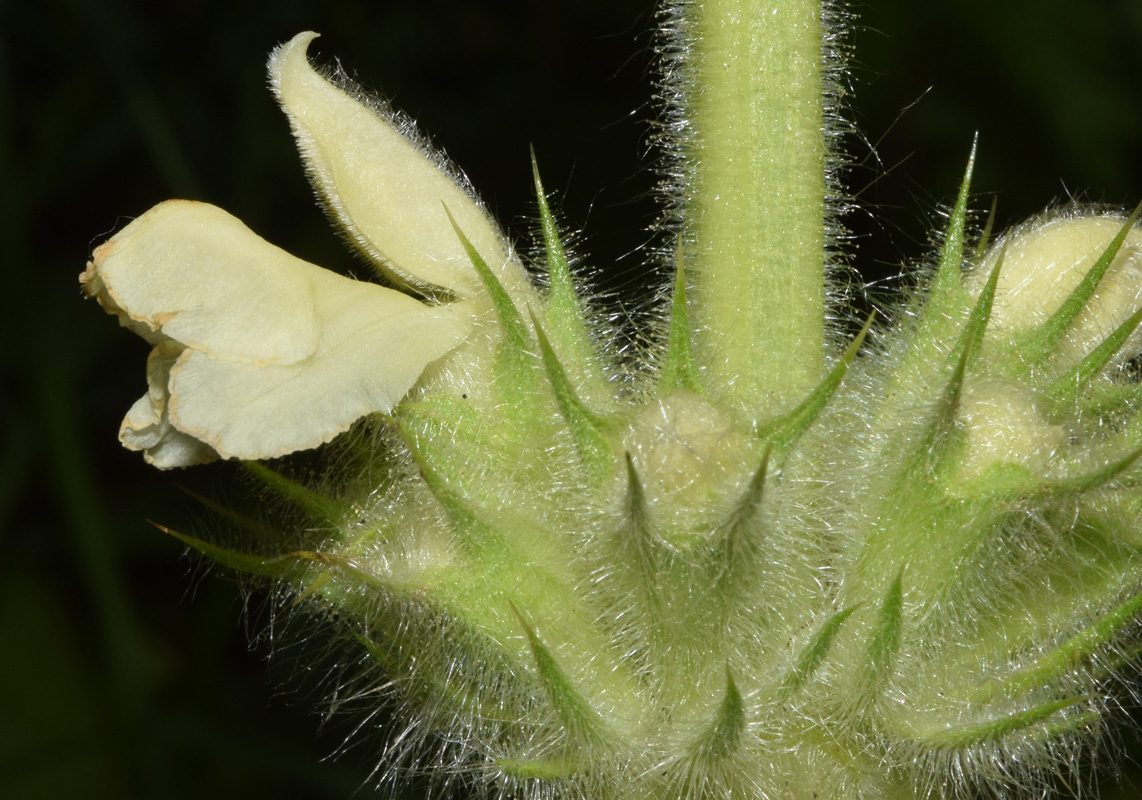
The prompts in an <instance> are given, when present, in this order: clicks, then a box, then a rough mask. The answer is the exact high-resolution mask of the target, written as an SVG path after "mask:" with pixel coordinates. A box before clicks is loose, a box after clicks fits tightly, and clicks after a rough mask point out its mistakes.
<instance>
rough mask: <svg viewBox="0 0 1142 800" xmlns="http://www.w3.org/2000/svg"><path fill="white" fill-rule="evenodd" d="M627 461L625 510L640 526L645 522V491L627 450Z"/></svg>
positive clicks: (632, 458) (646, 515)
mask: <svg viewBox="0 0 1142 800" xmlns="http://www.w3.org/2000/svg"><path fill="white" fill-rule="evenodd" d="M626 462H627V496H626V510H627V514H628V516H629V517H630V519H631V521H632V522H634V523H635V524H636V525H638V526H639V527H640V528H641V527H644V526H645V525H646V523H647V521H648V520H647V517H648V512H647V507H646V492H645V491H644V490H643V488H642V479H641V478H639V477H638V470H636V469H635V467H634V457H633V456H632V455H631V454H630V451H629V450H628V451H627V452H626Z"/></svg>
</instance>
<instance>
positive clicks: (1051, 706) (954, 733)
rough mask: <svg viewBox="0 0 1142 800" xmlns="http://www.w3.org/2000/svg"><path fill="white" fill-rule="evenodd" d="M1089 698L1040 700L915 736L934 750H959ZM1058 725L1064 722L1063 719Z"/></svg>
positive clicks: (994, 739) (1015, 730)
mask: <svg viewBox="0 0 1142 800" xmlns="http://www.w3.org/2000/svg"><path fill="white" fill-rule="evenodd" d="M1091 699H1092V698H1091V697H1089V696H1087V697H1068V698H1066V699H1064V700H1055V701H1053V702H1050V703H1043V704H1041V705H1038V706H1035V707H1033V708H1028V709H1026V710H1025V711H1019V712H1016V713H1014V714H1009V715H1007V716H1005V717H999V718H997V719H990V720H987V721H986V722H980V723H976V724H974V725H958V726H955V727H952V728H941V729H939V730H935V731H931V732H929V733H926V734H921V735H920V736H919V737H917V743H918V744H920V745H923V746H924V747H929V748H932V749H934V750H960V749H963V748H965V747H971V746H972V745H978V744H986V743H988V742H997V741H999V740H1001V739H1003V738H1004V737H1006V736H1010V735H1011V734H1014V733H1020V732H1021V731H1024V730H1026V729H1027V728H1030V727H1032V726H1033V725H1038V724H1039V723H1042V722H1045V721H1047V720H1048V719H1050V718H1051V717H1053V716H1055V715H1056V714H1059V713H1060V712H1062V711H1065V710H1067V709H1068V708H1073V707H1074V706H1077V705H1079V704H1080V703H1085V702H1088V701H1089V700H1091ZM1061 724H1066V723H1065V722H1063V723H1061Z"/></svg>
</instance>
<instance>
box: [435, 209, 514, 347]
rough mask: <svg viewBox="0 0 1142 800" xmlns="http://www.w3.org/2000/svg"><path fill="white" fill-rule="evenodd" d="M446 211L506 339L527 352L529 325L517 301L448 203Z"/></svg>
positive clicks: (511, 345)
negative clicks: (478, 250)
mask: <svg viewBox="0 0 1142 800" xmlns="http://www.w3.org/2000/svg"><path fill="white" fill-rule="evenodd" d="M444 213H445V214H447V215H448V221H449V222H451V223H452V229H453V230H454V231H456V237H457V238H458V239H459V240H460V244H461V245H463V246H464V250H465V252H467V253H468V258H469V259H470V260H471V261H472V266H473V267H475V269H476V273H477V274H478V275H479V276H480V280H481V281H482V282H483V284H484V289H485V290H486V291H487V292H488V297H490V298H491V300H492V306H493V307H494V308H495V309H496V316H497V317H499V320H500V327H501V328H502V329H503V332H504V341H505V342H506V343H507V344H508V346H509V347H510V348H511V349H512V351H514V352H516V353H520V354H522V353H524V352H526V351H527V348H528V346H529V345H530V343H531V337H530V336H529V335H528V332H527V326H525V325H524V322H523V317H522V316H521V315H520V312H519V309H518V308H516V307H515V303H513V302H512V300H511V297H509V296H508V292H507V290H506V289H505V288H504V286H503V284H502V283H500V281H499V278H497V277H496V274H495V273H494V272H492V270H491V268H490V267H488V264H487V262H486V261H484V257H483V256H481V255H480V254H479V253H478V252H477V251H476V248H475V247H474V246H473V245H472V243H471V242H470V241H469V240H468V237H467V236H466V235H465V234H464V231H462V230H460V226H459V225H457V224H456V220H455V219H454V218H453V216H452V212H451V211H449V210H448V206H447V205H445V206H444Z"/></svg>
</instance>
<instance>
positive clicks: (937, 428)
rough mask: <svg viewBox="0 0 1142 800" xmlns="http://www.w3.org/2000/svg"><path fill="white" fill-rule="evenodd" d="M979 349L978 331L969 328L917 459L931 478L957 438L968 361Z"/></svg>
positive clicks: (917, 451)
mask: <svg viewBox="0 0 1142 800" xmlns="http://www.w3.org/2000/svg"><path fill="white" fill-rule="evenodd" d="M975 352H976V348H975V335H974V331H972V330H971V329H970V328H969V329H968V331H967V335H966V336H965V337H964V341H963V345H962V349H961V350H960V355H959V358H958V359H957V360H956V366H955V369H953V370H952V374H951V377H949V378H948V382H947V383H946V384H945V385H944V391H943V392H942V393H941V394H940V398H939V399H938V400H937V401H936V407H935V409H934V410H933V414H932V419H931V422H930V424H929V426H928V433H927V435H926V436H924V438H923V439H922V440H921V441H920V443H919V446H918V447H917V448H916V454H915V458H916V459H918V461H919V463H920V464H921V465H922V466H921V469H922V470H923V473H924V474H925V475H926V476H927V477H929V478H931V477H932V476H933V475H934V474H935V473H936V471H937V470H938V469H939V468H940V466H941V465H942V464H943V462H944V456H946V455H947V454H948V452H949V450H950V449H951V445H952V443H953V442H954V441H955V440H956V419H957V417H958V415H959V410H960V400H961V398H962V396H963V388H964V375H965V374H966V373H967V365H968V360H969V359H970V358H971V356H972V354H973V353H975ZM917 463H918V462H917V461H916V460H914V461H913V462H912V466H911V468H910V469H909V470H908V472H906V473H905V478H904V480H906V481H907V480H909V478H908V477H907V476H908V475H910V474H912V470H913V469H915V467H916V465H917Z"/></svg>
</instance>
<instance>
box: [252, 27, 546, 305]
mask: <svg viewBox="0 0 1142 800" xmlns="http://www.w3.org/2000/svg"><path fill="white" fill-rule="evenodd" d="M316 37H317V34H315V33H309V32H307V33H300V34H298V35H297V36H295V37H294V38H293V39H292V40H290V41H289V42H287V43H286V44H284V45H282V46H280V47H279V48H278V49H277V50H275V51H274V53H273V55H271V56H270V63H269V72H270V83H271V85H272V86H273V89H274V91H275V93H276V94H277V97H278V101H279V102H280V103H281V105H282V108H283V110H284V111H285V112H286V114H287V116H288V117H289V120H290V124H291V126H292V128H293V132H294V136H295V137H296V138H297V142H298V147H299V149H300V150H301V154H302V157H303V158H304V159H305V162H306V165H307V166H308V168H309V173H310V177H311V179H312V180H313V182H314V184H315V185H316V187H317V190H318V192H319V193H320V194H321V195H322V196H323V197H324V199H325V200H326V203H327V204H328V207H329V209H330V211H331V212H332V213H334V214H335V215H336V216H337V219H338V220H339V221H340V223H341V224H342V225H343V226H344V227H345V229H346V231H348V233H349V234H350V236H351V237H352V239H353V241H354V242H356V244H357V245H358V246H359V247H360V248H361V249H362V250H364V251H365V252H366V253H367V254H368V255H369V256H370V257H371V258H372V259H373V260H374V261H375V262H377V264H379V265H381V266H382V267H383V268H385V269H387V270H391V271H392V272H393V273H395V274H396V275H398V276H399V277H400V278H402V279H404V280H406V281H408V282H409V283H411V284H413V285H418V286H425V285H435V286H441V287H444V288H445V289H448V290H449V291H451V292H453V293H455V294H456V295H458V296H461V297H472V296H474V295H478V294H479V293H480V292H481V291H482V289H481V286H480V282H479V279H478V278H477V275H476V272H475V270H474V269H473V268H472V263H471V261H470V260H469V258H468V255H467V254H466V253H465V251H464V248H463V247H462V246H461V244H460V242H459V241H458V239H457V237H456V232H455V230H454V229H453V227H452V224H451V223H450V222H449V221H448V217H447V215H446V214H445V212H444V207H445V206H447V207H448V210H449V211H451V213H452V216H453V217H454V218H455V219H456V223H457V225H458V226H459V227H460V229H461V230H462V231H464V233H465V235H466V236H467V237H468V239H469V240H470V241H471V242H472V244H473V245H474V246H475V248H476V251H477V252H479V253H480V255H481V256H482V257H483V258H484V260H485V261H486V262H487V263H488V265H489V266H490V267H491V268H492V270H493V271H494V272H495V273H496V274H497V277H498V278H499V279H500V281H501V283H503V284H504V286H505V287H506V288H507V289H508V292H509V294H511V295H512V296H513V297H516V298H519V297H522V296H523V295H524V293H526V291H527V289H526V284H525V280H526V279H525V276H524V274H523V272H522V270H521V269H520V267H519V265H518V264H517V263H516V262H515V261H514V260H513V259H512V257H511V256H510V252H509V248H508V247H507V245H506V243H505V241H504V238H503V237H502V236H501V234H500V232H499V229H498V228H497V226H496V225H495V223H493V222H492V220H491V219H490V218H489V217H488V215H487V214H486V213H485V212H484V211H483V209H481V208H480V207H479V206H478V205H477V204H476V202H475V201H474V200H473V199H472V198H471V197H470V196H469V194H468V193H467V192H466V191H465V190H464V189H463V188H461V186H460V185H459V184H458V183H457V181H456V180H455V179H454V178H453V177H452V176H451V175H449V174H448V173H447V172H446V171H445V169H443V168H442V165H441V164H440V163H437V162H434V161H433V160H431V159H430V158H429V157H427V156H426V155H425V153H424V152H423V150H422V149H421V147H419V146H418V145H416V144H414V143H413V142H412V141H411V140H410V139H409V138H408V137H407V136H405V135H404V134H403V133H402V132H401V131H400V130H398V129H397V128H396V127H395V126H394V124H393V119H392V117H391V115H390V114H389V113H388V112H387V111H385V110H383V109H381V108H379V107H378V106H377V104H376V103H372V104H370V103H366V102H363V101H362V99H361V95H359V94H358V95H356V96H355V95H354V94H351V93H350V92H348V91H346V90H344V89H341V88H339V87H338V86H335V85H334V84H332V83H330V82H329V81H328V80H326V79H325V78H323V77H322V76H321V75H320V74H318V73H317V72H316V71H315V70H314V69H313V67H311V66H310V64H309V61H308V59H307V58H306V48H307V47H308V46H309V43H310V42H311V41H313V39H314V38H316Z"/></svg>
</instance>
